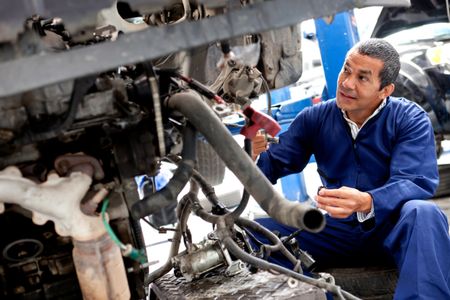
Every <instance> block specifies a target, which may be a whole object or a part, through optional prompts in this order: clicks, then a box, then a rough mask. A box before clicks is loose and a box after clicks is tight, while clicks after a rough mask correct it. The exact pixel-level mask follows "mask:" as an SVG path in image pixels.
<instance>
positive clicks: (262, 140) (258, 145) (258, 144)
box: [252, 132, 267, 160]
mask: <svg viewBox="0 0 450 300" xmlns="http://www.w3.org/2000/svg"><path fill="white" fill-rule="evenodd" d="M266 150H267V140H266V137H265V136H264V134H262V133H260V132H258V133H257V134H256V136H255V137H254V138H253V140H252V158H253V160H256V158H257V157H258V155H259V154H260V153H261V152H264V151H266Z"/></svg>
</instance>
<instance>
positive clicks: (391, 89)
mask: <svg viewBox="0 0 450 300" xmlns="http://www.w3.org/2000/svg"><path fill="white" fill-rule="evenodd" d="M394 90H395V85H394V84H393V83H390V84H388V85H387V86H385V87H384V88H382V89H381V91H380V99H384V98H386V97H388V96H390V95H391V94H392V93H393V92H394Z"/></svg>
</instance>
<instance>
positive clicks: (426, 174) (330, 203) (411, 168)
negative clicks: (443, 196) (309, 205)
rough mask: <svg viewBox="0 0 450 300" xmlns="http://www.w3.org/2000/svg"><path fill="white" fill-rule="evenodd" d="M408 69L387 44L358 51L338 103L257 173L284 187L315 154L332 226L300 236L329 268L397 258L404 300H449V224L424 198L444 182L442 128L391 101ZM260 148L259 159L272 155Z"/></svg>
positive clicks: (321, 200) (270, 223)
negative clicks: (439, 148) (437, 140)
mask: <svg viewBox="0 0 450 300" xmlns="http://www.w3.org/2000/svg"><path fill="white" fill-rule="evenodd" d="M399 69H400V61H399V55H398V53H397V52H396V50H395V49H394V48H393V47H392V46H391V45H390V44H389V43H388V42H386V41H383V40H380V39H369V40H367V41H363V42H360V43H358V44H357V45H355V46H354V47H353V48H352V49H351V50H350V51H349V52H348V53H347V56H346V59H345V63H344V66H343V67H342V70H341V72H340V74H339V78H338V88H337V96H336V99H334V100H329V101H325V102H323V103H321V104H318V105H314V106H312V107H309V108H307V109H304V110H303V111H302V112H301V113H299V115H298V116H297V117H296V119H295V120H294V121H293V123H292V124H291V125H290V127H289V129H288V130H287V131H286V132H285V133H283V134H281V135H280V142H279V144H273V145H271V146H270V148H269V149H268V150H267V151H266V152H262V153H261V154H260V156H259V160H258V166H259V167H260V169H261V170H262V171H263V173H264V174H265V175H266V176H267V177H268V178H269V180H270V181H271V182H272V183H275V182H276V180H277V179H278V178H280V177H283V176H285V175H288V174H291V173H298V172H300V171H301V170H302V169H303V168H304V167H305V166H306V164H307V163H308V161H309V158H310V156H311V155H312V154H314V156H315V159H316V162H317V167H318V172H319V175H320V177H321V180H322V183H323V186H324V188H322V189H320V191H319V192H318V195H317V196H315V199H316V201H317V205H318V207H319V208H321V209H323V210H324V211H326V212H327V215H326V220H327V226H326V227H325V229H324V230H323V231H322V232H320V233H318V234H317V233H315V234H312V233H309V232H306V231H302V232H301V233H300V234H299V236H298V238H297V239H298V242H299V244H300V246H301V247H302V248H303V249H304V250H306V251H307V252H308V253H309V254H311V255H312V256H313V257H314V258H315V259H316V261H317V262H318V263H319V264H320V265H322V266H336V265H343V266H345V265H351V264H355V263H356V264H358V263H359V264H366V265H367V264H368V263H371V262H374V261H380V260H382V261H388V260H391V261H394V262H395V263H396V265H397V267H398V270H399V280H398V284H397V288H396V291H395V299H402V300H403V299H450V272H449V270H450V238H449V234H448V231H449V226H448V222H447V218H446V216H445V215H444V214H443V213H442V212H441V210H440V209H439V208H438V207H437V206H436V205H435V204H434V203H432V202H429V201H424V200H423V199H428V198H430V197H431V196H433V193H434V192H435V190H436V186H437V184H438V171H437V163H436V154H435V144H434V136H433V129H432V126H431V123H430V120H429V119H428V116H427V114H426V113H425V111H424V110H422V109H421V108H420V107H419V106H418V105H416V104H415V103H413V102H410V101H408V100H406V99H404V98H395V97H392V96H390V95H391V94H392V92H393V91H394V81H395V79H396V77H397V75H398V73H399ZM260 142H261V141H260V140H258V139H256V140H255V142H254V155H257V154H259V153H260V152H261V151H263V150H265V146H264V145H263V147H261V143H260ZM262 149H263V150H262ZM259 222H260V223H261V224H263V225H264V226H266V227H268V228H269V229H271V230H276V231H278V232H280V233H281V235H288V234H290V233H292V232H293V231H295V228H291V227H288V226H285V225H282V224H279V223H277V222H275V221H274V220H272V219H269V218H267V219H260V220H259ZM281 263H282V264H284V263H283V262H281Z"/></svg>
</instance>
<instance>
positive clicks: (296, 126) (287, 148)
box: [253, 108, 316, 184]
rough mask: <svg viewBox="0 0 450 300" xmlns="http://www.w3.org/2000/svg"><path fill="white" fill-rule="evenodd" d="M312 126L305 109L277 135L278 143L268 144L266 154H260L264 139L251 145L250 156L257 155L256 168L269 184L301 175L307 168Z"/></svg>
mask: <svg viewBox="0 0 450 300" xmlns="http://www.w3.org/2000/svg"><path fill="white" fill-rule="evenodd" d="M314 122H315V120H311V119H310V112H309V108H306V109H304V110H302V111H301V112H300V113H299V114H298V115H297V117H296V118H295V120H294V121H293V122H292V123H291V124H290V126H289V128H288V130H287V131H285V132H283V133H282V134H280V136H279V143H277V144H271V145H270V146H269V148H268V150H267V151H264V150H265V149H266V145H267V142H265V141H264V140H261V139H262V138H264V136H262V137H259V138H258V140H255V141H254V142H253V147H254V150H253V154H254V155H253V156H254V157H256V156H257V154H260V155H259V159H258V162H257V165H258V167H259V168H260V170H261V171H262V172H263V173H264V175H266V177H267V178H268V179H269V181H270V182H272V184H275V183H276V182H277V179H278V178H281V177H283V176H286V175H289V174H294V173H298V172H301V171H302V170H303V168H304V167H305V166H306V165H307V163H308V162H309V158H310V157H311V154H312V149H311V148H310V147H311V145H312V139H314V138H315V131H314V130H316V129H315V128H314V126H312V124H314ZM309 125H311V126H309ZM257 137H258V136H257ZM261 151H264V152H261Z"/></svg>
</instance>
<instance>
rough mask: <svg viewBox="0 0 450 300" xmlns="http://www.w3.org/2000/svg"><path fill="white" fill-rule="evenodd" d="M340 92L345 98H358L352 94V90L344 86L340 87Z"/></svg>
mask: <svg viewBox="0 0 450 300" xmlns="http://www.w3.org/2000/svg"><path fill="white" fill-rule="evenodd" d="M338 91H339V92H340V93H342V94H344V96H347V97H351V98H356V95H355V93H354V92H352V90H350V89H346V88H344V87H342V86H339V88H338Z"/></svg>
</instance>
